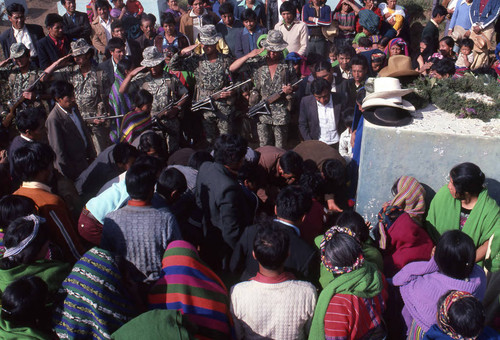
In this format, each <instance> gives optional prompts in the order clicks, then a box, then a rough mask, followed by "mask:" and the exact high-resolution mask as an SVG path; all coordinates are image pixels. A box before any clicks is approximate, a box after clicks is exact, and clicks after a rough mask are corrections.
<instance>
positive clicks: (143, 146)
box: [137, 131, 167, 161]
mask: <svg viewBox="0 0 500 340" xmlns="http://www.w3.org/2000/svg"><path fill="white" fill-rule="evenodd" d="M137 149H139V151H142V152H146V153H147V152H149V151H151V149H153V150H155V151H156V153H157V154H158V157H159V158H160V159H161V160H162V161H166V159H167V147H166V145H165V140H164V139H163V138H162V137H161V136H160V135H158V134H156V133H154V132H153V131H150V132H146V133H143V134H142V135H141V137H140V139H139V146H138V147H137Z"/></svg>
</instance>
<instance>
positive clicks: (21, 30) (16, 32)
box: [11, 0, 465, 35]
mask: <svg viewBox="0 0 500 340" xmlns="http://www.w3.org/2000/svg"><path fill="white" fill-rule="evenodd" d="M464 1H465V0H464ZM11 27H12V30H13V31H14V35H17V34H19V33H21V32H25V31H26V25H24V26H23V28H21V29H20V30H18V29H17V28H14V27H13V26H11Z"/></svg>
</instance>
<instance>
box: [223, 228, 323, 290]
mask: <svg viewBox="0 0 500 340" xmlns="http://www.w3.org/2000/svg"><path fill="white" fill-rule="evenodd" d="M273 224H274V225H276V226H279V227H280V228H282V229H283V230H284V231H285V232H286V233H287V234H288V237H289V238H290V256H288V258H287V259H286V261H285V270H286V271H288V272H292V273H293V274H294V275H295V276H296V277H297V279H299V280H307V281H310V282H312V283H314V284H316V285H317V282H318V279H319V265H320V258H319V252H318V251H317V250H316V249H315V248H313V247H311V246H310V245H308V244H307V243H306V241H304V240H303V239H301V238H300V236H299V235H298V234H297V233H296V232H295V230H294V229H292V228H291V227H289V226H287V225H284V224H283V223H280V222H276V221H274V222H273ZM258 228H259V226H258V225H252V226H249V227H247V228H245V231H244V232H243V235H241V238H240V240H239V241H238V243H237V244H236V246H235V247H234V251H233V255H232V257H231V264H230V268H231V272H234V273H238V274H241V276H240V280H242V281H246V280H248V279H250V278H251V277H254V276H255V275H256V274H257V272H258V271H259V263H258V262H257V260H255V259H254V258H253V255H252V251H253V241H254V239H255V236H256V235H257V231H258Z"/></svg>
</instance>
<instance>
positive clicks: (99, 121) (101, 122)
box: [92, 119, 106, 125]
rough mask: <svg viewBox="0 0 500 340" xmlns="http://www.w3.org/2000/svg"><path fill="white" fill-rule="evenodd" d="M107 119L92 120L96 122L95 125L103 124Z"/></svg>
mask: <svg viewBox="0 0 500 340" xmlns="http://www.w3.org/2000/svg"><path fill="white" fill-rule="evenodd" d="M105 121H106V120H104V119H94V120H92V123H94V124H95V125H102V124H103V123H104V122H105Z"/></svg>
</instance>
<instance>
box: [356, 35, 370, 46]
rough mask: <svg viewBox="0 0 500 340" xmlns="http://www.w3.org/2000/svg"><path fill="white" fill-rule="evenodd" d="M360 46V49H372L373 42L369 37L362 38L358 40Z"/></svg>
mask: <svg viewBox="0 0 500 340" xmlns="http://www.w3.org/2000/svg"><path fill="white" fill-rule="evenodd" d="M358 45H359V46H360V47H372V45H373V42H372V41H371V40H370V38H368V37H361V38H359V39H358Z"/></svg>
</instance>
